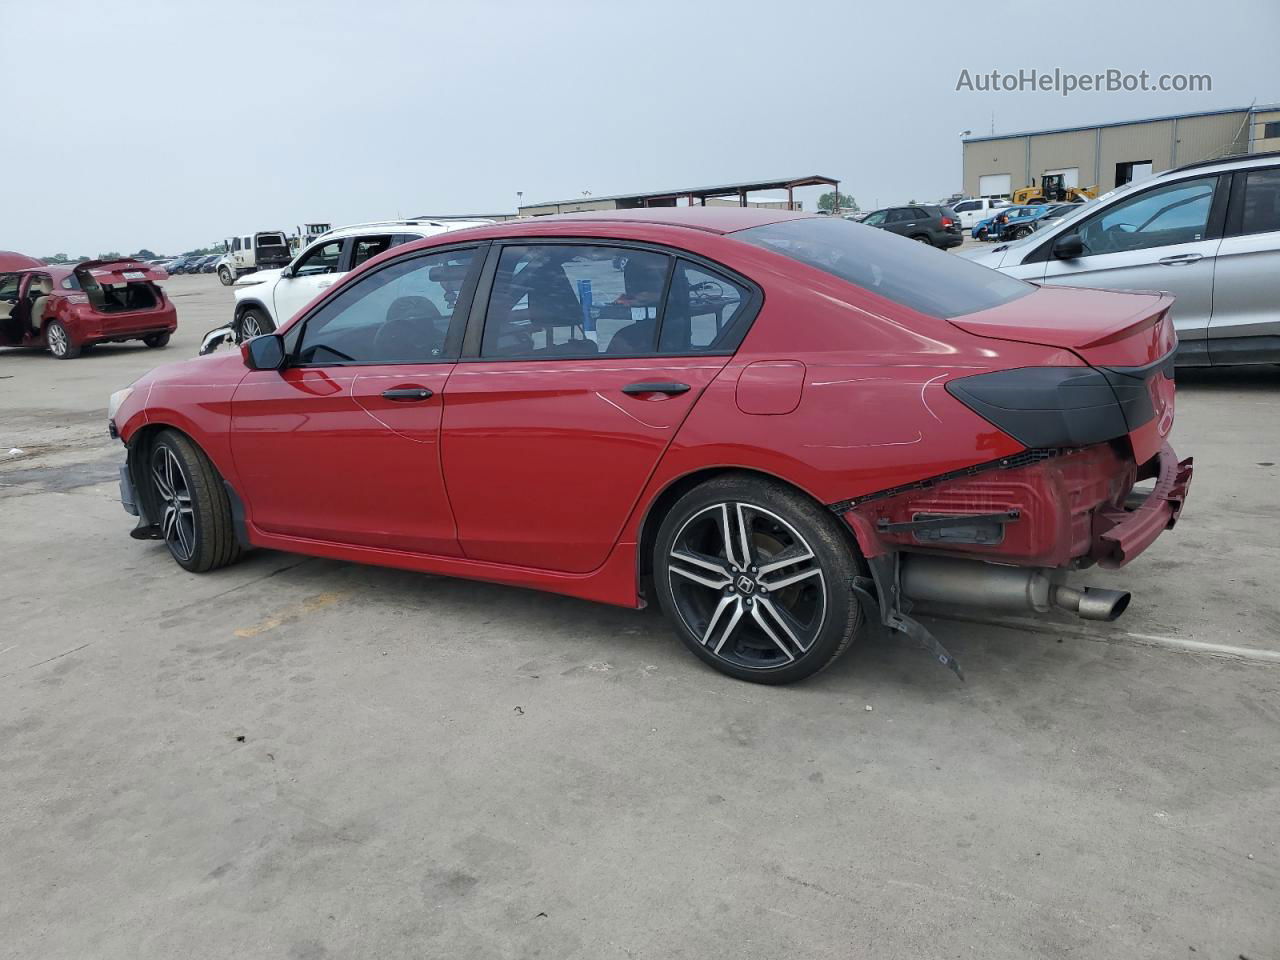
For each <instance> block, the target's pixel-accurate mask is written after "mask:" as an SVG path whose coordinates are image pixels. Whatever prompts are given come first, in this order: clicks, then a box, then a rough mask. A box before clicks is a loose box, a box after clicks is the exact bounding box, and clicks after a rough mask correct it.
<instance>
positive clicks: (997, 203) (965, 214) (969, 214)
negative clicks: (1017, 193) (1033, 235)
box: [951, 197, 1009, 233]
mask: <svg viewBox="0 0 1280 960" xmlns="http://www.w3.org/2000/svg"><path fill="white" fill-rule="evenodd" d="M1007 206H1009V201H1008V200H992V199H991V198H990V197H975V198H973V199H972V200H957V201H956V202H955V203H953V204H951V209H952V210H954V211H955V212H956V217H957V218H959V220H960V226H961V227H963V228H964V231H965V232H966V233H968V232H969V231H970V230H972V229H973V228H974V227H975V226H976V225H977V224H979V223H981V222H982V221H983V220H985V219H987V217H993V216H995V214H996V211H997V210H999V209H1000V208H1001V207H1007Z"/></svg>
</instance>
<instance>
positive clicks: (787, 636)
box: [653, 474, 862, 684]
mask: <svg viewBox="0 0 1280 960" xmlns="http://www.w3.org/2000/svg"><path fill="white" fill-rule="evenodd" d="M744 552H745V554H746V555H745V557H744V556H743V554H744ZM858 568H859V560H858V558H857V556H856V553H855V550H854V547H853V546H852V544H851V542H850V540H849V538H848V536H847V535H846V534H845V533H844V531H842V530H841V529H840V527H839V524H838V522H837V520H836V518H835V517H833V516H831V515H830V514H829V513H827V512H826V511H825V510H823V509H822V508H821V507H820V506H819V505H818V504H815V503H814V502H813V501H811V500H809V499H808V498H807V497H805V496H804V495H803V494H801V493H799V492H798V491H796V490H795V489H793V488H791V487H788V486H786V485H784V484H781V483H778V482H776V481H772V480H766V479H764V478H760V477H755V476H749V475H745V474H727V475H725V476H722V477H718V478H716V479H714V480H710V481H708V482H706V483H704V484H701V485H700V486H698V487H695V488H694V489H693V490H691V491H689V492H688V493H686V494H685V495H684V496H683V497H681V498H680V499H679V500H678V501H677V502H676V504H675V505H674V506H673V507H672V508H671V510H670V512H668V514H667V515H666V516H665V517H664V518H663V520H662V525H661V526H660V527H659V529H658V535H657V539H656V543H655V545H654V556H653V571H654V585H655V588H656V592H657V595H658V601H659V603H660V604H661V605H662V609H663V612H664V613H665V614H666V615H667V617H668V619H670V620H671V622H672V624H673V626H674V627H675V629H676V631H677V632H678V633H679V634H680V638H681V640H683V641H684V643H685V646H687V647H688V648H689V649H690V650H692V651H693V653H694V654H695V655H696V656H697V657H699V658H700V659H701V660H703V661H705V662H706V663H708V664H710V665H711V666H713V667H715V668H716V669H717V670H719V671H721V672H722V673H726V674H728V675H729V676H731V677H735V678H737V679H739V680H748V681H750V682H752V683H769V684H781V683H792V682H794V681H796V680H803V679H804V678H805V677H809V676H812V675H813V674H815V673H817V672H818V671H820V670H822V669H824V668H826V667H828V666H830V665H831V664H832V663H834V662H835V660H836V659H837V658H838V657H839V656H840V655H841V654H842V653H844V651H845V650H846V649H847V648H848V646H849V644H850V643H851V642H852V640H853V637H854V634H855V633H856V632H857V629H858V627H859V625H860V624H861V622H862V610H861V608H860V606H859V604H858V601H857V598H856V597H855V596H854V594H853V591H852V590H851V589H850V583H851V581H852V579H853V577H854V576H856V575H857V574H858Z"/></svg>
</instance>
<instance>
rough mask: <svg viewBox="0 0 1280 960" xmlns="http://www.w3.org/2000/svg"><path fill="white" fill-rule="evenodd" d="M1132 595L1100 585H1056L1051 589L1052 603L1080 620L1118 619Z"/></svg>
mask: <svg viewBox="0 0 1280 960" xmlns="http://www.w3.org/2000/svg"><path fill="white" fill-rule="evenodd" d="M1131 599H1133V595H1132V594H1131V593H1129V591H1128V590H1105V589H1103V588H1101V587H1085V588H1084V589H1083V590H1077V589H1076V588H1075V587H1068V586H1064V585H1061V584H1059V585H1057V586H1055V587H1054V590H1053V603H1054V605H1055V606H1058V607H1061V608H1062V609H1063V610H1069V611H1070V612H1071V613H1074V614H1075V615H1076V616H1077V617H1079V618H1080V619H1081V620H1102V621H1105V622H1106V623H1110V622H1111V621H1113V620H1118V619H1119V618H1120V615H1121V614H1122V613H1124V612H1125V610H1127V609H1128V608H1129V601H1130V600H1131Z"/></svg>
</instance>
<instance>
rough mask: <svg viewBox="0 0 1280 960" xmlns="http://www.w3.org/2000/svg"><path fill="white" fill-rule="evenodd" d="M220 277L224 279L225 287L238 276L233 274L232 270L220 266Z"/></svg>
mask: <svg viewBox="0 0 1280 960" xmlns="http://www.w3.org/2000/svg"><path fill="white" fill-rule="evenodd" d="M218 279H219V280H221V281H222V285H223V286H224V287H229V286H231V285H232V284H233V283H235V282H236V278H235V277H234V276H232V274H231V271H230V270H228V269H227V268H226V267H219V268H218Z"/></svg>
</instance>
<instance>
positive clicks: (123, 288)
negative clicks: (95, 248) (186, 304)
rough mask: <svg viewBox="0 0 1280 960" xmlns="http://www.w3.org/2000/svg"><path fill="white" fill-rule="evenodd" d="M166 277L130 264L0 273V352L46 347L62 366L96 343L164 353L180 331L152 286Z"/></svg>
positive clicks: (158, 271)
mask: <svg viewBox="0 0 1280 960" xmlns="http://www.w3.org/2000/svg"><path fill="white" fill-rule="evenodd" d="M164 276H165V274H164V271H163V270H161V269H159V268H157V267H151V266H148V265H147V264H145V263H140V262H139V261H137V260H129V259H124V260H88V261H85V262H84V263H80V264H77V265H75V266H74V267H72V266H49V267H46V266H39V267H28V268H25V269H21V270H17V271H12V272H8V273H0V346H7V347H15V346H16V347H38V348H48V350H49V352H50V353H51V354H53V355H54V356H55V357H56V358H57V359H59V360H70V359H72V358H73V357H78V356H79V355H80V352H81V351H82V350H83V349H84V348H85V347H90V346H93V345H94V344H98V343H107V342H123V341H125V340H141V341H143V342H144V343H145V344H146V345H147V346H148V347H163V346H164V345H165V344H167V343H168V342H169V335H170V334H172V333H173V331H174V330H175V329H177V326H178V316H177V312H176V311H175V310H174V307H173V304H172V303H170V302H169V300H168V299H167V298H166V297H165V295H164V291H163V290H161V289H160V287H159V285H158V284H157V283H156V281H157V280H163V279H164Z"/></svg>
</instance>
